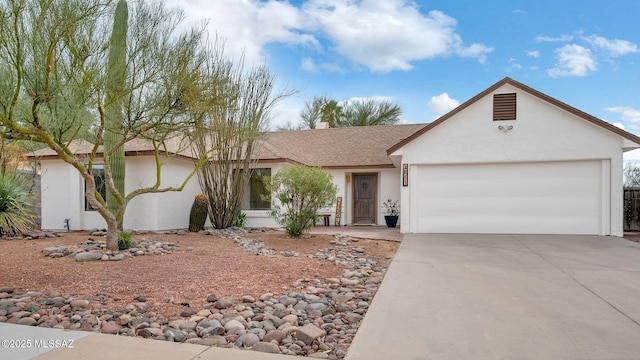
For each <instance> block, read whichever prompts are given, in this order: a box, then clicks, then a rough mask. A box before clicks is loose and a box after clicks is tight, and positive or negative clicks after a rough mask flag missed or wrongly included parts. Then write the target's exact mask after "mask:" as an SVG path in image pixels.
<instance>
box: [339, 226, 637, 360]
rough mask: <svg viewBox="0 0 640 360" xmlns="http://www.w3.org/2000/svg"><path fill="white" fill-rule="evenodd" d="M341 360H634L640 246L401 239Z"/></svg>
mask: <svg viewBox="0 0 640 360" xmlns="http://www.w3.org/2000/svg"><path fill="white" fill-rule="evenodd" d="M346 359H347V360H361V359H362V360H364V359H367V360H368V359H394V360H404V359H407V360H409V359H459V360H463V359H585V360H588V359H594V360H595V359H599V360H606V359H611V360H613V359H640V245H639V244H637V243H633V242H631V241H628V240H625V239H621V238H613V237H597V236H530V235H514V236H511V235H498V236H496V235H405V238H404V240H403V241H402V244H401V245H400V248H399V250H398V252H397V254H396V256H395V258H394V260H393V262H392V264H391V266H390V268H389V270H388V272H387V275H386V277H385V279H384V281H383V283H382V286H381V287H380V290H379V291H378V293H377V294H376V297H375V298H374V300H373V303H372V305H371V308H370V310H369V312H368V314H367V316H366V317H365V319H364V320H363V323H362V325H361V327H360V329H359V331H358V333H357V335H356V337H355V339H354V342H353V344H352V345H351V347H350V350H349V353H348V354H347V357H346Z"/></svg>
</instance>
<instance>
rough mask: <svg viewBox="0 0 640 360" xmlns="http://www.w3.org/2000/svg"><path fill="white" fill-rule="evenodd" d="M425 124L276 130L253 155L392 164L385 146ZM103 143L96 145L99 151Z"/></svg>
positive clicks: (144, 144) (133, 148) (140, 145)
mask: <svg viewBox="0 0 640 360" xmlns="http://www.w3.org/2000/svg"><path fill="white" fill-rule="evenodd" d="M424 126H425V124H408V125H379V126H358V127H349V128H332V129H312V130H298V131H275V132H268V133H265V134H264V137H263V140H264V141H263V143H262V145H261V146H260V147H259V151H258V152H257V153H256V154H255V155H254V158H255V159H256V160H258V161H259V162H261V163H266V162H272V163H273V162H288V163H293V164H304V165H308V166H321V167H324V168H381V167H382V168H385V167H393V162H392V161H391V159H390V158H389V156H388V155H387V149H388V148H390V147H392V146H393V145H395V144H397V143H399V142H401V141H403V140H404V139H406V138H408V137H409V136H411V134H413V133H414V132H416V131H418V130H420V129H422V128H423V127H424ZM92 148H93V144H91V143H90V142H88V141H85V140H76V141H74V142H72V143H71V144H70V145H69V149H70V150H71V151H72V152H73V153H75V154H78V155H88V154H89V153H90V152H91V149H92ZM152 150H153V147H152V146H151V143H150V142H148V141H146V140H141V139H135V140H133V141H130V142H128V143H126V144H125V152H126V155H145V154H151V153H152ZM167 150H168V151H169V152H172V153H176V152H177V153H178V154H179V155H180V156H182V157H186V158H192V157H193V156H192V154H191V152H190V151H189V150H188V149H186V148H184V147H183V146H179V144H178V143H177V142H176V141H173V142H170V143H169V144H168V148H167ZM101 152H102V147H100V148H99V153H101ZM28 156H33V157H37V158H40V159H46V158H57V157H58V155H57V154H56V152H55V151H54V150H52V149H49V148H44V149H40V150H37V151H34V152H32V153H29V154H28Z"/></svg>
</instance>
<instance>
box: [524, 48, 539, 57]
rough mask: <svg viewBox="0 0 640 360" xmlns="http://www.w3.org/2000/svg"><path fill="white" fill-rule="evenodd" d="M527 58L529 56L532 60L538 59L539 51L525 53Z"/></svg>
mask: <svg viewBox="0 0 640 360" xmlns="http://www.w3.org/2000/svg"><path fill="white" fill-rule="evenodd" d="M527 56H531V57H533V58H539V57H540V51H538V50H532V51H527Z"/></svg>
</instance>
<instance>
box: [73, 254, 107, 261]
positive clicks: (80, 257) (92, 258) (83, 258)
mask: <svg viewBox="0 0 640 360" xmlns="http://www.w3.org/2000/svg"><path fill="white" fill-rule="evenodd" d="M74 259H76V261H78V262H85V261H96V260H100V259H102V253H99V252H81V253H77V254H76V255H75V256H74Z"/></svg>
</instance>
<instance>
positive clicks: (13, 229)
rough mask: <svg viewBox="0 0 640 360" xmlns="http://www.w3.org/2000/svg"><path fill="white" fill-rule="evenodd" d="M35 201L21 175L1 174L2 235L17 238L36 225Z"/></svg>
mask: <svg viewBox="0 0 640 360" xmlns="http://www.w3.org/2000/svg"><path fill="white" fill-rule="evenodd" d="M34 202H35V199H34V197H33V195H32V193H31V192H30V191H29V184H28V183H27V181H26V179H25V177H24V176H22V175H21V174H20V173H17V172H13V171H7V172H4V173H3V172H0V235H8V236H15V235H20V234H23V233H25V232H26V231H28V230H29V229H30V228H31V227H32V226H33V223H34V220H35V214H34V212H33V205H34Z"/></svg>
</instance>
